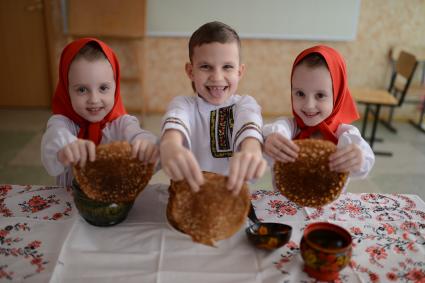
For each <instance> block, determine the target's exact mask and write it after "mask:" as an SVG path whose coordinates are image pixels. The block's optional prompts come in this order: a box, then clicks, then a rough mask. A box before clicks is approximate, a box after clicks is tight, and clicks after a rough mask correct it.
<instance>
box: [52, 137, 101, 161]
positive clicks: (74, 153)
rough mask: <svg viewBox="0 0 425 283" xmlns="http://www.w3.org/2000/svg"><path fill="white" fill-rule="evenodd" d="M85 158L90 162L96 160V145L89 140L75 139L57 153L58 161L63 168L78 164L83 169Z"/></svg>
mask: <svg viewBox="0 0 425 283" xmlns="http://www.w3.org/2000/svg"><path fill="white" fill-rule="evenodd" d="M87 157H88V159H89V160H90V161H92V162H93V161H94V160H95V159H96V145H95V144H94V142H92V141H90V140H83V139H77V140H76V141H74V142H72V143H70V144H67V145H66V146H64V147H63V148H62V149H61V150H59V152H58V160H59V162H60V163H61V164H62V165H63V166H68V165H70V164H77V163H78V164H79V165H80V167H84V166H85V165H86V162H87Z"/></svg>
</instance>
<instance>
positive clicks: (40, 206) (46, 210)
mask: <svg viewBox="0 0 425 283" xmlns="http://www.w3.org/2000/svg"><path fill="white" fill-rule="evenodd" d="M74 211H75V209H74V206H73V200H72V194H71V190H70V189H69V188H63V187H56V186H32V185H28V186H19V185H0V218H1V217H4V221H2V222H1V225H0V259H1V260H0V281H5V282H16V281H19V282H21V281H22V280H24V281H29V282H33V281H40V280H41V282H42V281H43V280H42V278H43V277H40V278H39V277H38V276H35V275H37V274H41V273H44V272H46V265H47V264H49V262H50V261H51V260H56V258H53V259H52V254H51V253H52V252H53V251H52V250H51V249H52V247H51V246H50V245H51V242H54V241H60V238H58V239H56V238H57V237H58V235H55V233H54V234H52V235H49V237H53V238H52V239H50V240H46V238H45V235H44V236H43V233H45V231H48V230H49V229H51V228H49V227H52V231H56V230H55V229H56V228H55V229H53V228H54V226H55V225H60V226H61V227H63V231H66V228H68V227H69V223H72V222H62V223H58V224H56V223H53V222H58V221H62V220H71V219H72V217H73V215H74ZM25 218H28V219H29V220H28V221H25ZM37 220H38V221H37ZM40 220H41V221H40ZM52 221H53V222H52ZM49 223H52V224H49ZM46 229H47V230H46ZM34 230H36V231H34ZM53 239H55V240H53ZM53 249H54V252H55V253H58V251H56V250H55V249H56V248H53ZM45 252H47V254H50V255H49V256H46V255H45ZM53 255H54V254H53ZM48 272H51V271H50V270H49V271H48ZM37 278H39V279H37Z"/></svg>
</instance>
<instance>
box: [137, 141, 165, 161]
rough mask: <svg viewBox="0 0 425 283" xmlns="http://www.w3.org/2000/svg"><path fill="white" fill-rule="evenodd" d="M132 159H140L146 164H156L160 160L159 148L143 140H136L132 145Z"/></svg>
mask: <svg viewBox="0 0 425 283" xmlns="http://www.w3.org/2000/svg"><path fill="white" fill-rule="evenodd" d="M131 157H132V158H136V157H137V158H139V160H140V161H142V162H143V163H144V164H147V163H152V164H155V163H156V162H157V161H158V158H159V146H157V145H156V144H154V143H152V142H150V141H148V140H145V139H141V138H136V139H135V140H134V141H133V142H132V143H131Z"/></svg>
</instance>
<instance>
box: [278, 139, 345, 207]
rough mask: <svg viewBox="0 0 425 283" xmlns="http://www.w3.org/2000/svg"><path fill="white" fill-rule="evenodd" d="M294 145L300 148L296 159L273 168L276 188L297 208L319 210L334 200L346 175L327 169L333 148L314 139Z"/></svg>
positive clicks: (327, 142)
mask: <svg viewBox="0 0 425 283" xmlns="http://www.w3.org/2000/svg"><path fill="white" fill-rule="evenodd" d="M294 142H295V143H296V144H297V145H298V146H299V148H300V151H299V153H298V158H297V160H296V161H295V162H288V163H281V162H278V161H277V162H276V163H275V165H274V168H273V171H274V176H275V184H276V187H277V188H278V189H279V190H280V192H281V193H282V195H284V196H285V197H287V198H288V199H289V200H291V201H293V202H295V203H296V204H298V205H300V206H309V207H322V206H324V205H326V204H328V203H330V202H332V201H334V200H336V199H337V198H338V197H339V195H340V193H341V192H342V189H343V188H344V185H345V182H346V180H347V177H348V173H338V172H333V171H330V170H329V156H330V155H331V154H332V153H333V152H335V151H336V146H335V145H334V144H333V143H332V142H330V141H325V140H318V139H305V140H295V141H294Z"/></svg>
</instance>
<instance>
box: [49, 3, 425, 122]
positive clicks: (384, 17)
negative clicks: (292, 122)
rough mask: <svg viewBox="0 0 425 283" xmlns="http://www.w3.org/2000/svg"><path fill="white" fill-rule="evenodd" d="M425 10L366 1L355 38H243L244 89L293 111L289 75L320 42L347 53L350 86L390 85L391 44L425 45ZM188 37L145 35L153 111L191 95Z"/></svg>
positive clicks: (266, 109) (126, 66) (122, 50)
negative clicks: (300, 56) (298, 58)
mask: <svg viewBox="0 0 425 283" xmlns="http://www.w3.org/2000/svg"><path fill="white" fill-rule="evenodd" d="M51 2H52V3H53V2H56V1H54V0H51ZM54 5H56V10H55V9H53V13H55V15H54V16H55V17H56V19H55V20H56V21H58V22H60V19H58V18H57V17H58V16H60V14H58V13H57V9H58V7H57V6H58V5H57V4H54ZM54 8H55V7H54ZM59 8H60V7H59ZM55 11H56V12H55ZM424 15H425V0H409V1H399V0H363V1H361V8H360V17H359V26H358V32H357V39H356V40H355V41H350V42H318V41H290V40H254V39H244V40H243V41H242V59H243V61H244V63H245V64H246V66H247V69H246V73H245V77H244V78H243V79H242V81H241V84H240V88H239V93H241V94H250V95H252V96H254V97H255V98H256V99H257V100H258V102H259V103H260V104H261V105H262V107H263V113H264V114H265V115H283V114H290V112H291V111H290V104H289V103H290V97H289V93H290V89H289V76H290V69H291V65H292V61H293V59H294V58H295V56H296V55H297V54H298V53H299V52H300V51H301V50H303V49H305V48H307V47H310V46H312V45H315V44H319V43H321V44H328V45H330V46H332V47H334V48H336V49H338V50H339V51H340V52H341V53H342V54H343V56H344V57H345V58H346V61H347V67H348V76H349V81H350V86H351V87H361V86H368V87H386V85H387V81H388V76H389V68H390V67H389V62H388V52H389V50H390V48H391V47H392V46H394V45H398V44H407V45H412V46H416V45H421V46H425V17H424ZM196 28H197V27H194V30H195V29H196ZM187 41H188V39H187V38H153V37H152V38H147V39H146V41H145V44H146V45H145V47H146V54H145V60H146V61H145V63H146V66H145V67H146V69H145V82H146V84H145V88H144V89H145V92H146V93H145V94H146V96H147V97H148V101H147V104H148V105H147V110H148V112H151V113H162V112H163V111H164V110H165V109H166V107H167V104H168V102H169V101H170V100H171V99H172V98H173V97H174V96H176V95H187V94H191V87H190V82H189V80H188V79H187V78H186V75H185V73H184V64H185V62H186V61H187V57H188V55H187V53H188V51H187ZM63 42H64V41H63V37H62V36H61V35H59V34H56V44H55V46H56V47H57V48H58V49H57V50H56V53H57V54H59V53H60V49H61V47H60V45H61V44H63ZM111 45H112V47H113V48H115V49H117V50H118V56H119V58H120V60H121V66H122V70H123V72H125V71H126V70H127V71H131V69H132V66H131V62H132V58H128V57H129V56H128V53H127V52H126V47H125V46H122V43H120V42H113V44H111ZM62 46H63V45H62ZM58 58H59V57H58ZM131 87H132V86H131V83H128V84H127V83H123V91H122V92H123V94H124V99H125V104H126V105H127V107H128V108H129V109H130V110H137V109H139V107H140V105H141V102H142V101H141V99H140V96H137V95H133V96H125V93H126V88H131ZM128 93H130V92H128Z"/></svg>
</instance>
